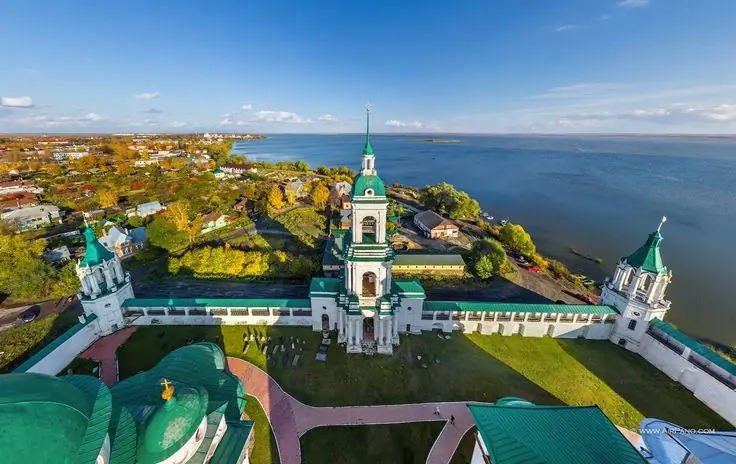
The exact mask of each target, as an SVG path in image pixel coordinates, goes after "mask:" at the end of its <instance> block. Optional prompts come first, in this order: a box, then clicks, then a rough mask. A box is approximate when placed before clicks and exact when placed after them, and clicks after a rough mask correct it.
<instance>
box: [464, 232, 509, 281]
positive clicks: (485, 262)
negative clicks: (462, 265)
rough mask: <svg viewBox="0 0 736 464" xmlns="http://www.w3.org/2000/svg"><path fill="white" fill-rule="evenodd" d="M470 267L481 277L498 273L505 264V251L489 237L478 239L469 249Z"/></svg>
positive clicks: (484, 277) (488, 277)
mask: <svg viewBox="0 0 736 464" xmlns="http://www.w3.org/2000/svg"><path fill="white" fill-rule="evenodd" d="M470 262H471V267H472V269H473V272H474V273H475V275H477V276H478V277H480V278H481V279H490V278H491V277H493V276H495V275H500V274H501V273H502V272H503V269H504V267H505V266H506V251H505V250H504V249H503V247H502V246H501V244H500V243H498V242H497V241H495V240H491V239H484V240H478V241H476V242H474V243H473V247H472V248H471V250H470Z"/></svg>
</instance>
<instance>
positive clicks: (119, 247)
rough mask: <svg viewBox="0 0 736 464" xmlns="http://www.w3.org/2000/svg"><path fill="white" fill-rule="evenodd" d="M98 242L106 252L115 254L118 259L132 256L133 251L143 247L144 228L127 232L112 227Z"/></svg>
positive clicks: (144, 239)
mask: <svg viewBox="0 0 736 464" xmlns="http://www.w3.org/2000/svg"><path fill="white" fill-rule="evenodd" d="M99 240H100V243H102V245H103V246H104V247H105V248H106V249H107V250H108V251H110V252H112V253H115V254H116V255H118V256H119V257H120V258H126V257H128V256H130V255H132V254H133V253H134V252H135V250H139V249H141V248H143V247H144V246H145V244H146V228H145V227H136V228H135V229H131V230H130V231H128V230H127V229H124V228H121V227H118V226H112V227H110V228H109V229H108V230H107V233H106V234H105V235H103V236H102V237H100V239H99Z"/></svg>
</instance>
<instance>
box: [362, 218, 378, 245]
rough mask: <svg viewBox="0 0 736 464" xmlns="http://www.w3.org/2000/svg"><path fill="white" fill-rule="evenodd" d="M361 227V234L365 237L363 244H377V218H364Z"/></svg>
mask: <svg viewBox="0 0 736 464" xmlns="http://www.w3.org/2000/svg"><path fill="white" fill-rule="evenodd" d="M360 227H361V234H362V236H363V243H376V242H377V240H376V238H377V235H376V228H377V227H378V225H377V223H376V218H374V217H373V216H366V217H364V218H363V220H362V221H361V222H360Z"/></svg>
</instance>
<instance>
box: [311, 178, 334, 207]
mask: <svg viewBox="0 0 736 464" xmlns="http://www.w3.org/2000/svg"><path fill="white" fill-rule="evenodd" d="M329 198H330V189H328V188H327V187H326V186H325V184H323V183H321V182H320V183H319V184H317V185H316V186H315V187H314V189H312V203H313V204H314V206H315V207H317V208H318V209H325V207H326V206H327V200H328V199H329Z"/></svg>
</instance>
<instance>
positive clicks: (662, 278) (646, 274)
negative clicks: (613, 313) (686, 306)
mask: <svg viewBox="0 0 736 464" xmlns="http://www.w3.org/2000/svg"><path fill="white" fill-rule="evenodd" d="M666 220H667V218H666V217H663V218H662V222H660V224H659V227H657V230H655V231H654V232H652V233H651V234H649V237H648V238H647V241H646V242H645V243H644V245H642V246H641V247H639V249H638V250H636V251H635V252H634V253H632V254H631V255H629V256H627V257H624V258H621V260H620V261H619V262H618V265H617V266H616V272H615V273H614V276H613V279H612V280H609V279H607V280H606V282H605V284H604V286H603V291H602V292H601V298H600V304H602V305H609V306H613V307H615V308H616V309H617V310H618V311H619V313H620V314H621V316H620V317H619V318H618V319H617V320H616V323H615V325H614V329H613V333H612V334H611V341H612V342H613V343H617V344H618V345H621V346H623V347H625V348H627V349H629V350H631V351H638V348H639V344H640V343H641V340H642V338H643V337H644V335H645V333H646V330H647V327H648V326H649V321H651V320H652V319H655V318H656V319H660V320H661V319H664V317H665V315H666V314H667V311H668V310H669V309H670V302H669V301H668V300H665V298H664V294H665V291H666V290H667V286H668V285H669V283H670V282H671V281H672V271H670V270H668V269H667V267H666V266H665V265H664V263H663V262H662V256H661V254H660V251H659V248H660V244H661V243H662V234H661V229H662V225H664V223H665V221H666Z"/></svg>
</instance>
